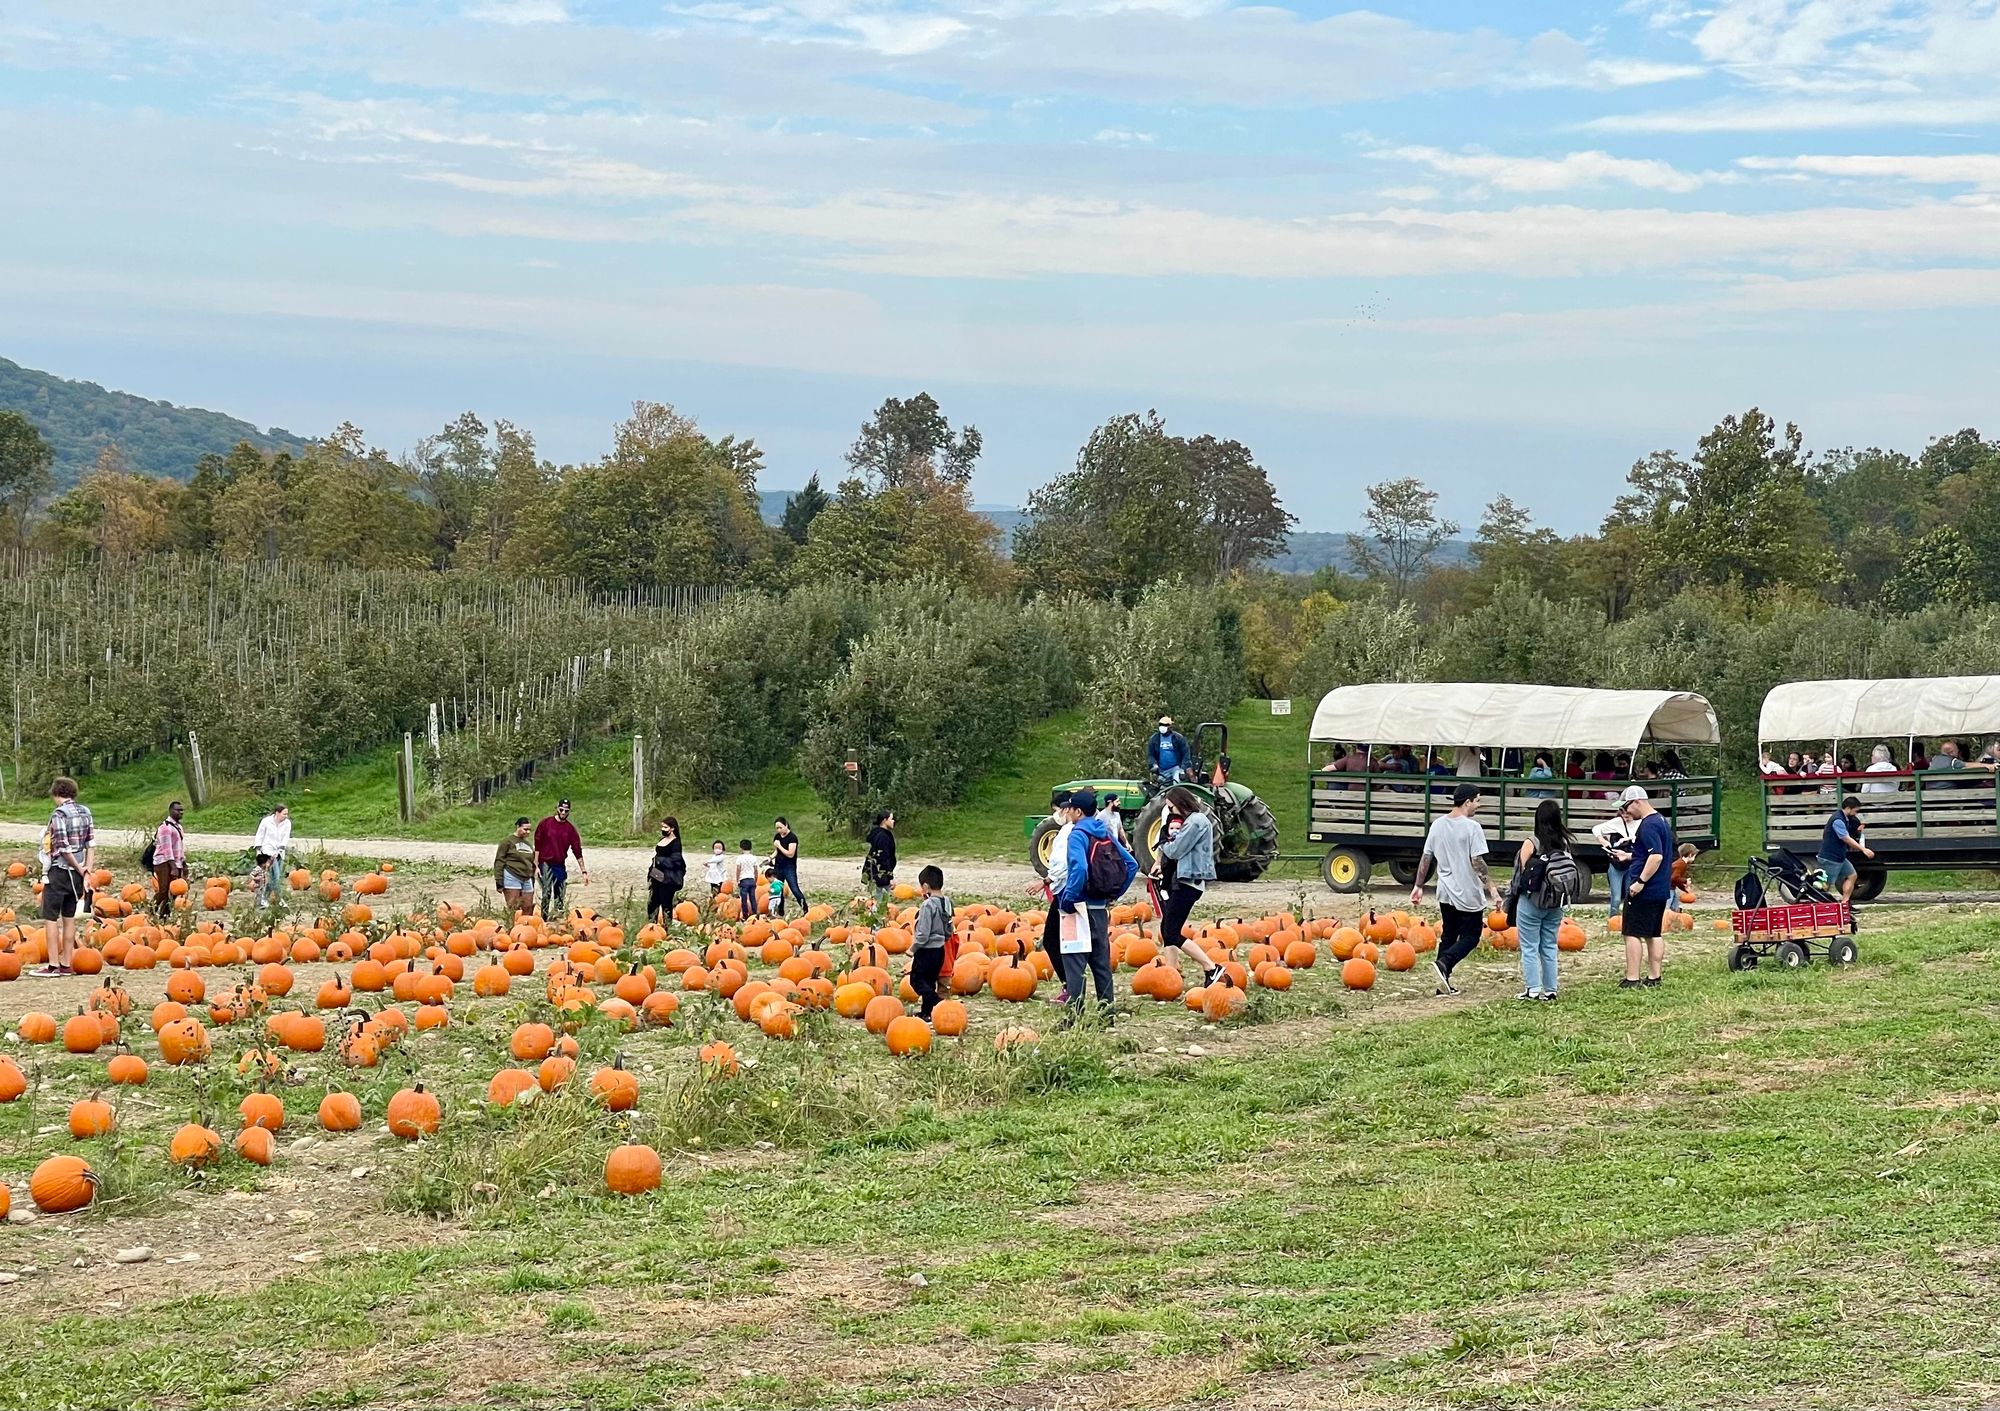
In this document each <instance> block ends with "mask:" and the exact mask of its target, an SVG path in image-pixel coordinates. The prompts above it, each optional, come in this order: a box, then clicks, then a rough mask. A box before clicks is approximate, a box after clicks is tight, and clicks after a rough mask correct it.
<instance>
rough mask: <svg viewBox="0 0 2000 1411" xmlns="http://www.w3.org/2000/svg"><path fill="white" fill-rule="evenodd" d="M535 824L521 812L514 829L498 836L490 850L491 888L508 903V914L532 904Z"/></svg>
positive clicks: (521, 913)
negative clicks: (492, 851)
mask: <svg viewBox="0 0 2000 1411" xmlns="http://www.w3.org/2000/svg"><path fill="white" fill-rule="evenodd" d="M533 834H534V824H533V823H532V822H531V821H530V820H529V818H528V816H527V815H526V814H525V813H524V814H522V815H521V816H520V817H519V818H517V819H515V820H514V831H513V832H511V833H509V834H508V835H507V836H506V837H504V838H502V839H501V840H500V846H499V847H498V848H496V849H495V850H494V853H493V890H495V891H496V892H498V893H500V898H501V900H502V901H504V902H505V903H506V904H507V914H508V915H509V916H525V915H527V913H528V912H530V911H532V910H534V906H535V843H534V838H533Z"/></svg>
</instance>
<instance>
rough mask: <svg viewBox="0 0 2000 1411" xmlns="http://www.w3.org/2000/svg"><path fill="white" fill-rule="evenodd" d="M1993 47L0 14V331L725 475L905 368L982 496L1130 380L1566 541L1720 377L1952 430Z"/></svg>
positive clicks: (982, 7)
mask: <svg viewBox="0 0 2000 1411" xmlns="http://www.w3.org/2000/svg"><path fill="white" fill-rule="evenodd" d="M1996 79H2000V0H1707V3H1700V2H1699V0H1627V3H1623V4H1619V3H1606V4H1579V3H1569V4H1559V3H1552V2H1550V0H1516V2H1515V3H1509V4H1505V5H1501V4H1492V3H1488V4H1471V3H1444V0H1437V3H1423V4H1419V3H1400V4H1399V3H1382V4H1378V5H1376V6H1375V7H1374V8H1372V9H1350V8H1347V7H1345V6H1343V5H1341V4H1337V3H1336V4H1310V5H1300V6H1297V7H1295V8H1286V7H1282V6H1276V5H1231V4H1227V3H1220V0H949V3H938V4H923V5H912V4H901V3H896V2H895V0H678V2H677V3H667V4H662V3H658V0H644V3H642V2H641V0H461V3H431V2H430V0H400V2H397V0H388V2H385V3H368V4H363V3H340V0H328V3H316V4H313V3H306V4H301V3H279V0H147V3H145V4H143V5H141V4H133V3H130V0H10V3H8V4H7V5H6V6H5V7H4V8H0V123H4V131H5V132H6V133H7V137H8V140H7V141H6V142H5V143H4V144H0V181H4V189H5V190H6V191H7V193H8V199H7V202H6V207H5V212H6V219H5V225H4V226H3V227H0V229H4V231H5V235H4V238H0V279H4V287H5V289H6V291H7V293H6V300H5V305H4V307H5V309H6V318H5V325H4V331H3V332H0V355H5V356H8V357H12V358H14V359H15V360H16V361H20V362H24V363H27V364H29V365H31V366H40V367H46V368H49V369H50V370H52V371H56V372H60V373H63V374H65V375H68V376H77V377H87V378H90V379H92V380H94V381H100V382H104V383H106V384H108V385H113V386H117V387H121V388H125V389H127V390H132V391H137V392H141V393H143V394H146V395H149V396H156V397H163V398H168V399H171V400H175V401H181V402H190V403H195V404H199V405H204V406H211V407H216V408H218V409H222V410H226V411H230V412H233V413H235V414H237V415H240V416H244V417H247V418H249V419H251V420H255V421H258V422H261V423H265V424H279V425H284V426H287V427H289V428H291V429H292V430H294V431H299V432H303V433H313V434H317V433H321V432H324V431H325V430H328V429H330V428H331V427H332V426H334V425H336V424H337V423H339V422H340V421H343V420H353V421H355V422H356V423H358V424H360V425H361V426H363V428H364V429H365V430H366V431H367V432H368V434H369V436H370V438H371V439H372V440H374V441H376V442H378V443H380V444H383V445H386V446H388V447H390V448H391V449H392V450H401V449H403V448H404V447H406V446H407V445H408V444H409V443H410V442H412V441H414V440H415V439H416V438H417V437H418V436H420V435H422V434H424V433H425V432H427V431H430V430H434V429H435V428H436V427H437V426H439V425H440V424H442V423H443V422H444V421H445V420H446V419H448V418H449V417H450V416H451V415H453V414H454V413H456V412H457V411H459V410H461V409H463V408H466V407H471V408H473V409H475V410H477V411H479V412H481V413H482V414H483V415H486V416H488V417H494V416H501V417H506V418H507V419H509V420H512V421H514V422H516V423H518V424H521V425H524V426H526V427H528V428H530V429H531V430H533V431H534V432H535V433H536V435H537V437H538V439H539V441H540V443H541V445H542V447H543V449H544V451H545V452H546V453H547V454H549V455H551V456H554V457H556V458H558V459H581V458H586V457H590V456H593V455H596V454H598V453H600V452H601V451H602V450H603V449H605V447H606V446H607V445H608V443H609V428H610V426H611V424H612V423H613V422H614V421H615V420H616V419H617V418H618V417H619V416H620V415H621V413H622V410H623V408H625V407H626V406H627V405H628V404H629V403H630V402H631V401H632V400H633V399H634V398H639V397H646V398H652V399H656V400H662V401H670V402H673V403H674V404H675V405H677V406H679V407H680V408H682V409H683V410H684V411H687V412H689V413H691V414H693V415H694V416H696V417H697V418H698V419H699V420H700V421H701V423H702V424H703V425H704V427H706V428H708V429H709V430H711V431H713V432H715V433H716V434H721V433H723V432H736V433H738V434H742V435H750V436H754V437H755V438H756V439H757V440H758V441H759V442H760V443H761V444H763V445H764V446H765V447H766V448H767V453H768V457H769V463H770V470H769V472H768V474H767V476H766V483H767V484H768V485H770V486H772V487H774V488H784V487H789V486H795V485H797V484H799V483H801V482H802V481H803V480H804V478H805V476H806V475H807V473H808V472H810V471H812V470H814V469H820V470H822V471H825V472H828V473H829V474H832V473H836V472H837V471H838V469H839V461H840V452H841V450H842V449H843V448H844V447H845V445H846V444H847V443H848V441H850V440H851V439H852V436H853V432H854V429H855V427H856V426H857V425H858V423H859V422H860V421H861V420H862V418H863V417H864V416H865V415H866V414H867V412H868V411H869V409H870V408H872V407H873V406H874V405H875V404H876V403H877V402H879V401H880V400H881V399H882V398H883V397H884V396H889V395H907V394H909V393H911V392H913V391H915V390H917V389H919V388H928V389H929V390H931V391H932V392H933V393H934V394H935V395H937V396H938V397H939V398H940V400H942V401H943V402H944V403H945V406H946V409H947V411H948V412H949V413H950V414H952V415H953V416H954V417H955V418H957V419H961V420H971V421H975V422H977V423H978V424H979V425H980V427H981V429H982V430H983V431H984V432H985V434H986V443H987V447H988V450H987V458H986V462H985V464H984V465H983V467H982V470H981V472H980V474H979V477H978V479H977V481H976V482H975V486H974V488H975V493H976V495H977V498H979V499H980V500H982V501H986V502H994V503H1017V502H1019V500H1020V499H1021V498H1022V497H1023V496H1024V495H1025V494H1026V492H1027V491H1028V490H1029V489H1030V488H1032V487H1033V486H1034V485H1036V484H1038V483H1040V482H1042V481H1044V480H1046V479H1048V478H1049V477H1050V476H1051V475H1053V474H1054V473H1056V472H1058V471H1059V470H1061V469H1062V468H1064V467H1065V466H1066V465H1067V464H1068V463H1069V462H1070V460H1071V459H1072V457H1073V455H1074V452H1075V448H1076V446H1077V445H1078V444H1079V443H1080V442H1081V441H1082V440H1083V438H1084V436H1085V435H1086V434H1087V433H1088V431H1089V429H1090V428H1091V427H1092V426H1093V425H1095V424H1096V423H1097V422H1099V421H1102V420H1103V419H1104V418H1105V417H1107V416H1110V415H1113V414H1116V413H1118V412H1120V411H1125V410H1132V409H1137V408H1143V407H1147V406H1154V407H1158V408H1159V409H1160V410H1161V412H1162V413H1163V414H1164V415H1165V416H1166V417H1167V419H1168V422H1169V425H1170V426H1172V427H1174V428H1175V429H1178V430H1181V431H1185V432H1187V433H1190V434H1193V433H1198V432H1203V431H1209V432H1214V433H1216V434H1219V435H1227V436H1235V437H1239V438H1241V439H1242V440H1244V441H1245V442H1246V443H1247V444H1249V445H1250V446H1251V448H1252V449H1253V450H1254V451H1255V452H1256V453H1257V454H1258V456H1259V458H1260V459H1261V460H1262V461H1263V462H1264V464H1265V465H1266V467H1267V468H1268V469H1269V470H1270V471H1271V473H1272V475H1273V478H1274V479H1275V480H1276V481H1277V483H1278V486H1279V489H1280V492H1281V494H1282V495H1283V496H1284V497H1285V499H1286V501H1287V503H1288V504H1289V505H1290V506H1291V507H1292V508H1293V509H1294V510H1295V512H1296V513H1297V514H1298V515H1299V518H1300V521H1301V523H1302V526H1303V527H1307V528H1323V529H1340V528H1346V527H1349V526H1350V525H1351V524H1353V523H1354V522H1355V519H1356V517H1357V514H1356V509H1355V506H1356V504H1357V502H1358V500H1359V497H1360V491H1361V487H1362V486H1364V485H1365V484H1366V483H1367V482H1369V481H1371V480H1375V479H1380V478H1383V477H1385V476H1389V475H1395V474H1403V473H1415V474H1419V475H1422V476H1424V477H1425V478H1426V479H1428V480H1430V481H1431V482H1432V483H1433V484H1434V485H1436V486H1437V487H1438V488H1439V489H1440V490H1441V491H1442V492H1443V493H1444V496H1445V503H1446V508H1447V509H1448V510H1449V511H1450V512H1452V513H1454V514H1456V515H1457V516H1458V517H1459V518H1461V519H1463V520H1465V521H1467V522H1468V523H1470V522H1472V521H1475V520H1476V519H1477V517H1478V512H1479V507H1480V505H1481V504H1482V503H1483V502H1484V501H1485V500H1486V499H1488V498H1490V497H1491V495H1492V494H1494V493H1496V492H1497V491H1500V490H1506V491H1507V492H1509V493H1511V494H1513V495H1514V496H1515V497H1516V498H1517V499H1519V500H1521V501H1523V502H1525V503H1527V504H1528V505H1530V506H1531V507H1532V508H1533V509H1534V510H1535V511H1536V513H1537V515H1538V516H1539V517H1540V518H1541V519H1542V520H1543V521H1544V522H1547V523H1549V524H1552V525H1554V526H1556V527H1557V528H1559V529H1563V530H1568V531H1574V530H1581V529H1585V528H1589V527H1591V526H1593V525H1594V524H1595V523H1596V521H1597V520H1598V518H1599V517H1600V516H1601V514H1602V513H1603V511H1604V509H1605V507H1606V506H1607V505H1608V504H1609V502H1610V500H1611V498H1612V496H1613V495H1614V494H1615V493H1616V492H1617V490H1618V488H1619V485H1620V482H1621V479H1622V476H1623V473H1624V470H1625V468H1626V467H1627V466H1629V465H1630V463H1631V462H1632V461H1633V460H1634V459H1636V458H1637V457H1639V456H1640V455H1643V454H1644V453H1645V452H1647V451H1649V450H1652V449H1655V448H1658V447H1662V446H1676V447H1681V448H1687V447H1690V446H1691V445H1692V443H1693V442H1694V440H1695V439H1696V438H1697V437H1698V436H1699V435H1700V434H1701V432H1702V431H1703V430H1705V429H1706V428H1707V427H1708V426H1709V425H1711V424H1712V423H1713V422H1714V421H1715V420H1716V419H1717V418H1718V417H1720V416H1722V415H1723V414H1725V413H1728V412H1732V411H1740V410H1742V409H1744V408H1746V407H1749V406H1752V405H1759V406H1762V407H1764V408H1765V409H1766V410H1767V411H1770V412H1772V413H1773V414H1774V415H1776V416H1778V417H1780V418H1782V419H1789V420H1795V421H1797V422H1799V423H1800V425H1801V426H1802V427H1803V428H1804V429H1805V431H1806V435H1807V441H1808V444H1809V445H1810V446H1814V447H1828V446H1839V445H1845V444H1857V445H1866V444H1879V445H1888V446H1898V447H1902V448H1906V449H1910V450H1916V449H1919V448H1921V446H1922V444H1923V442H1924V441H1925V440H1926V439H1927V438H1928V437H1930V436H1932V435H1936V434H1940V433H1943V432H1947V431H1950V430H1953V429H1956V428H1957V427H1960V426H1964V425H1981V424H1985V429H1986V430H1987V432H1988V433H1989V434H1992V433H1994V432H1995V431H2000V415H1996V406H1995V397H1994V389H1995V385H1996V384H1995V379H1994V368H1995V366H1996V365H2000V346H1996V344H2000V338H1996V336H1995V332H1994V330H1995V328H1996V326H2000V318H1996V312H2000V307H1997V306H2000V82H1996Z"/></svg>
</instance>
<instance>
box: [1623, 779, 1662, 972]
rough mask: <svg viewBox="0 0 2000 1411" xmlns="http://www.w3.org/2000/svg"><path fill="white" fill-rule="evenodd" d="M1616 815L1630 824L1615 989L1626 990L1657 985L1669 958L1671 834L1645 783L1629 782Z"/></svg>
mask: <svg viewBox="0 0 2000 1411" xmlns="http://www.w3.org/2000/svg"><path fill="white" fill-rule="evenodd" d="M1618 811H1619V812H1620V813H1621V814H1623V815H1624V816H1625V817H1627V818H1629V819H1630V820H1631V821H1632V825H1633V826H1632V861H1631V864H1630V865H1629V866H1628V867H1627V868H1626V869H1625V879H1626V880H1625V921H1624V924H1623V931H1624V935H1625V978H1624V979H1622V980H1620V981H1619V982H1618V985H1619V988H1620V989H1628V990H1629V989H1634V988H1636V987H1638V986H1641V985H1644V986H1647V987H1653V986H1657V985H1658V984H1659V983H1660V965H1661V962H1662V961H1664V960H1665V959H1666V954H1667V943H1666V942H1665V941H1664V940H1662V939H1661V932H1662V931H1663V930H1664V929H1665V925H1666V919H1667V899H1668V898H1669V897H1670V896H1672V895H1673V890H1674V881H1673V876H1674V874H1673V860H1674V830H1673V827H1672V825H1671V824H1669V823H1668V822H1667V820H1666V819H1665V818H1663V817H1662V816H1661V815H1660V814H1659V812H1658V811H1657V810H1655V809H1654V807H1653V800H1652V797H1651V796H1650V795H1649V794H1647V792H1646V790H1645V787H1644V786H1643V785H1639V784H1633V785H1632V786H1630V787H1629V788H1627V789H1626V790H1625V792H1624V793H1622V794H1620V795H1619V796H1618ZM1642 966H1643V968H1644V973H1643V974H1642V973H1641V967H1642Z"/></svg>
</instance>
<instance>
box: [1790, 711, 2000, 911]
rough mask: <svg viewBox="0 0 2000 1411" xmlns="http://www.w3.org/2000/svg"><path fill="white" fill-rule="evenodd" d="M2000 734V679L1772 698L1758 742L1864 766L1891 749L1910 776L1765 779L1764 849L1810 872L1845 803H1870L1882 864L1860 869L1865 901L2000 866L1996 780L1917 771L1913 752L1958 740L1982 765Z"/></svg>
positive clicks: (1985, 771)
mask: <svg viewBox="0 0 2000 1411" xmlns="http://www.w3.org/2000/svg"><path fill="white" fill-rule="evenodd" d="M1995 735H2000V676H1930V677H1915V678H1909V679H1905V680H1883V681H1793V682H1790V683H1787V684H1786V685H1782V686H1778V687H1775V688H1774V689H1773V690H1772V691H1771V693H1770V694H1769V695H1768V696H1766V697H1765V698H1764V708H1763V710H1762V711H1761V712H1760V714H1759V716H1758V720H1757V739H1758V743H1759V745H1761V746H1762V747H1763V748H1765V749H1772V750H1775V751H1776V752H1778V753H1780V754H1782V753H1784V752H1785V750H1786V748H1787V747H1788V746H1792V745H1800V746H1805V747H1808V748H1812V749H1825V750H1826V751H1827V752H1828V754H1829V755H1832V756H1835V757H1838V756H1839V755H1840V754H1841V753H1842V752H1843V750H1848V751H1853V752H1854V753H1855V755H1856V758H1857V760H1858V759H1860V758H1861V757H1862V756H1863V755H1866V754H1869V753H1871V752H1872V750H1873V747H1874V746H1875V745H1878V744H1886V745H1889V746H1890V747H1891V749H1892V750H1894V751H1895V752H1896V755H1897V758H1898V759H1899V760H1900V762H1901V767H1899V768H1898V769H1896V770H1894V771H1891V772H1882V773H1873V772H1869V771H1867V770H1866V769H1863V770H1860V771H1856V772H1848V773H1835V774H1831V775H1827V774H1812V775H1793V774H1766V775H1763V776H1762V785H1763V820H1764V847H1765V849H1766V850H1767V851H1769V850H1772V849H1780V848H1781V849H1783V850H1784V851H1786V852H1789V853H1791V854H1792V855H1793V856H1795V857H1797V858H1799V859H1800V860H1801V861H1803V862H1805V863H1807V864H1810V863H1811V861H1812V859H1813V857H1814V856H1815V855H1816V854H1817V853H1818V851H1819V842H1820V835H1821V833H1822V831H1823V830H1824V829H1825V827H1826V823H1827V820H1828V819H1829V818H1830V817H1831V816H1832V814H1833V813H1834V811H1835V810H1837V809H1838V808H1839V807H1840V800H1841V797H1842V796H1843V795H1845V794H1850V793H1851V794H1858V795H1859V796H1860V798H1861V819H1862V822H1863V823H1865V824H1866V825H1867V829H1868V831H1867V839H1868V846H1869V847H1871V848H1873V849H1874V850H1875V856H1874V858H1873V859H1872V860H1864V859H1861V858H1858V857H1857V858H1856V859H1855V863H1856V871H1857V874H1858V875H1857V877H1856V880H1855V885H1854V899H1855V900H1856V901H1868V900H1870V899H1872V898H1874V897H1876V896H1878V895H1880V893H1881V891H1882V887H1883V884H1884V883H1885V882H1886V880H1887V878H1888V874H1889V872H1890V871H1892V870H1897V869H1907V868H1923V867H2000V813H1996V810H1995V807H1994V770H1993V769H1992V768H1990V767H1984V768H1983V767H1981V766H1980V765H1978V764H1976V763H1973V764H1967V765H1965V766H1964V767H1961V768H1938V767H1936V766H1935V764H1934V765H1933V767H1932V768H1929V769H1922V770H1912V769H1910V768H1909V767H1908V766H1909V762H1910V759H1911V754H1912V748H1913V746H1915V745H1916V744H1918V743H1919V742H1931V743H1933V744H1935V745H1937V746H1938V748H1939V751H1940V753H1936V754H1932V755H1931V756H1930V758H1931V759H1932V760H1933V761H1935V760H1937V759H1939V758H1941V757H1942V755H1941V750H1942V742H1943V741H1945V740H1955V741H1957V742H1958V744H1959V747H1960V752H1961V754H1962V755H1965V756H1969V757H1971V758H1974V759H1976V758H1977V755H1978V749H1979V745H1980V742H1981V741H1985V740H1990V739H1992V738H1993V737H1994V736H1995Z"/></svg>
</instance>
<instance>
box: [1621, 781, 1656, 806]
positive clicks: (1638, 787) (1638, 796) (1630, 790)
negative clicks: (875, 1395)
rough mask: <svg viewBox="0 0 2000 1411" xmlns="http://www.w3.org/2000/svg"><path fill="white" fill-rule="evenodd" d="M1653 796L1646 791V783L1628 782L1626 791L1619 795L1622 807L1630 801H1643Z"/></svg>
mask: <svg viewBox="0 0 2000 1411" xmlns="http://www.w3.org/2000/svg"><path fill="white" fill-rule="evenodd" d="M1651 797H1652V795H1651V794H1649V793H1647V792H1646V787H1645V785H1643V784H1627V785H1626V786H1625V792H1624V793H1622V794H1620V795H1619V796H1618V803H1619V806H1620V807H1623V806H1624V805H1626V804H1628V803H1641V802H1643V801H1645V800H1646V799H1649V798H1651Z"/></svg>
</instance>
